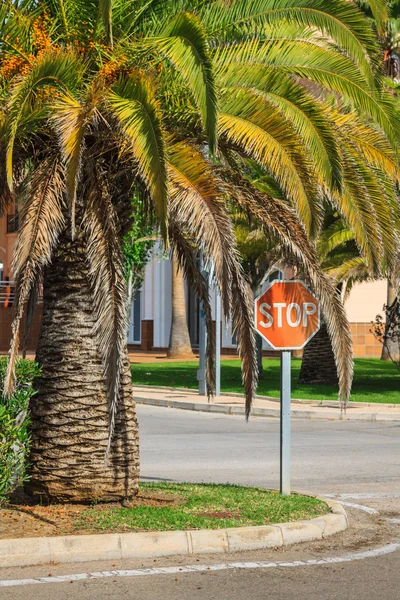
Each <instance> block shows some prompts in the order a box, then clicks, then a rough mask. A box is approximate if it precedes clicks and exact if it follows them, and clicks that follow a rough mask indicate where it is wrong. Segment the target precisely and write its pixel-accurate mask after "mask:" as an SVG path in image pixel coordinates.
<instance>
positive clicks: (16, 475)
mask: <svg viewBox="0 0 400 600" xmlns="http://www.w3.org/2000/svg"><path fill="white" fill-rule="evenodd" d="M6 366H7V359H6V358H5V357H0V505H1V504H4V503H5V502H7V501H8V499H9V497H10V495H11V494H12V492H13V491H14V490H15V489H16V488H17V487H18V486H20V485H21V484H22V483H23V482H24V481H26V479H27V475H26V466H27V464H26V460H27V456H28V453H29V449H30V433H29V401H30V398H31V397H32V395H33V394H34V390H33V386H32V383H33V379H34V378H35V377H36V376H38V375H39V374H40V370H39V368H38V366H37V364H36V363H34V362H33V361H30V360H20V361H19V362H18V365H17V368H16V386H15V391H14V393H13V395H12V396H11V397H10V398H6V397H5V396H4V394H3V383H4V375H5V370H6Z"/></svg>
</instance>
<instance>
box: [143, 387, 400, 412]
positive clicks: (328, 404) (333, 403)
mask: <svg viewBox="0 0 400 600" xmlns="http://www.w3.org/2000/svg"><path fill="white" fill-rule="evenodd" d="M135 388H136V389H137V388H138V389H140V393H141V394H142V393H143V391H144V389H148V390H150V391H160V392H166V391H168V392H177V393H184V392H191V393H193V392H195V391H196V390H194V389H193V388H180V387H169V386H163V385H136V386H135V384H134V389H135ZM221 396H222V397H228V398H229V397H231V398H242V399H243V394H239V393H237V392H221ZM254 399H255V400H267V401H268V402H277V403H279V402H280V399H279V398H277V397H276V396H260V395H259V394H256V395H255V396H254ZM291 402H292V403H293V404H303V405H307V406H323V407H325V408H340V402H339V400H306V399H304V398H292V399H291ZM363 407H364V408H376V407H382V408H399V407H400V405H399V404H387V403H384V402H352V401H351V402H349V405H348V408H363Z"/></svg>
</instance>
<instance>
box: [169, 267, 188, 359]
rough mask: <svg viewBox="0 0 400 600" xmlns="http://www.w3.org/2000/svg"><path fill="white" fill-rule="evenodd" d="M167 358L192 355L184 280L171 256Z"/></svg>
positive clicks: (180, 357)
mask: <svg viewBox="0 0 400 600" xmlns="http://www.w3.org/2000/svg"><path fill="white" fill-rule="evenodd" d="M167 356H168V358H176V359H188V358H189V359H190V358H193V357H194V354H193V350H192V345H191V343H190V336H189V331H188V327H187V319H186V298H185V281H184V279H183V275H182V271H181V270H180V269H179V265H178V261H177V260H176V258H175V257H174V256H173V257H172V322H171V337H170V342H169V348H168V353H167Z"/></svg>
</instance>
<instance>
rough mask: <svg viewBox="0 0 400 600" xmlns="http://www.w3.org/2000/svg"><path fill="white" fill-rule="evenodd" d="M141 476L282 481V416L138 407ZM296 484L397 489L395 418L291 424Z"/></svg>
mask: <svg viewBox="0 0 400 600" xmlns="http://www.w3.org/2000/svg"><path fill="white" fill-rule="evenodd" d="M139 420H140V436H141V439H140V444H141V452H142V456H141V461H142V477H143V479H144V480H148V479H153V478H154V479H169V480H171V481H204V482H213V481H215V482H218V483H225V482H228V481H229V482H230V483H239V484H246V485H260V486H266V487H274V488H277V487H279V421H278V420H277V419H266V418H261V417H258V418H252V419H251V420H250V421H249V422H248V423H246V422H245V421H244V419H243V417H234V416H224V415H212V414H208V413H194V412H191V411H183V410H182V411H180V410H174V409H169V408H153V407H146V406H140V407H139ZM292 430H293V434H292V482H293V488H294V489H301V490H307V491H310V492H314V493H334V492H339V493H340V492H361V491H368V492H372V491H376V492H378V491H386V490H388V489H390V491H391V492H394V491H396V492H399V493H400V423H365V422H364V423H362V422H350V421H304V420H297V421H293V423H292Z"/></svg>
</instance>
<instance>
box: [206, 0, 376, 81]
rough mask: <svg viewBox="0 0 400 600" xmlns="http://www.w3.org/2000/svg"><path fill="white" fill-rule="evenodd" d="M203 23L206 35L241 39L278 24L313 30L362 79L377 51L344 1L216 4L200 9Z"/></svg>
mask: <svg viewBox="0 0 400 600" xmlns="http://www.w3.org/2000/svg"><path fill="white" fill-rule="evenodd" d="M203 19H204V22H205V23H206V25H207V28H208V30H209V31H210V35H212V36H221V35H223V34H224V32H227V31H229V30H230V31H231V32H234V33H235V35H236V36H241V37H242V39H246V38H248V37H250V36H251V35H255V34H256V33H257V34H258V35H259V32H260V30H261V31H262V28H263V27H265V26H266V25H267V26H268V25H269V26H271V25H273V24H275V23H276V24H279V23H280V22H282V21H283V22H284V23H285V24H286V23H287V24H289V25H290V24H292V23H293V24H295V25H299V26H302V27H304V28H310V29H312V30H314V31H315V30H316V31H318V32H320V33H321V34H323V35H324V36H325V37H327V38H330V39H332V40H334V41H335V43H336V44H337V45H338V46H340V47H341V48H342V49H343V50H344V51H345V53H346V54H347V55H348V56H350V57H351V58H352V59H353V60H354V61H355V62H356V63H357V65H358V66H359V68H360V70H362V71H363V72H364V74H365V75H368V71H369V70H370V61H371V59H375V57H376V54H377V50H378V49H377V43H376V39H375V36H374V32H373V29H372V27H371V25H370V23H369V22H368V21H367V19H366V18H365V16H364V15H363V14H362V13H361V11H359V10H358V8H357V7H356V6H355V5H354V4H353V3H352V2H347V1H346V0H238V1H235V2H234V3H233V4H231V5H229V7H227V5H226V3H225V2H224V1H223V0H220V1H219V2H214V3H212V4H211V6H209V7H207V8H205V9H204V17H203Z"/></svg>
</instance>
